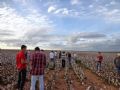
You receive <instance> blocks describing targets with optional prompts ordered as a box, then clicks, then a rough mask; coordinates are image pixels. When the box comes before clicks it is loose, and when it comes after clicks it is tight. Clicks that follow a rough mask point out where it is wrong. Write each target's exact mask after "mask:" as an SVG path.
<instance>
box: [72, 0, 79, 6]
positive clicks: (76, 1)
mask: <svg viewBox="0 0 120 90" xmlns="http://www.w3.org/2000/svg"><path fill="white" fill-rule="evenodd" d="M71 4H72V5H77V4H80V0H71Z"/></svg>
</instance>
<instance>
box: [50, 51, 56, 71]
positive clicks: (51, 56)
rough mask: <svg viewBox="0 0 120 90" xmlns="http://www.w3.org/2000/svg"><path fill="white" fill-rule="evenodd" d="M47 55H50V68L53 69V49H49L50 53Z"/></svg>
mask: <svg viewBox="0 0 120 90" xmlns="http://www.w3.org/2000/svg"><path fill="white" fill-rule="evenodd" d="M49 57H50V63H49V65H50V68H52V69H54V68H55V53H54V51H51V52H50V54H49Z"/></svg>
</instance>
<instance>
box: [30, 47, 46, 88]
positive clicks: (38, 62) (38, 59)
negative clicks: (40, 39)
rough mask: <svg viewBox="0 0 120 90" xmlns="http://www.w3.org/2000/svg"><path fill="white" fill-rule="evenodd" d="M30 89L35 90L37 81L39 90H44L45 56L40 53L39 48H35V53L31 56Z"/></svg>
mask: <svg viewBox="0 0 120 90" xmlns="http://www.w3.org/2000/svg"><path fill="white" fill-rule="evenodd" d="M30 62H31V88H30V90H36V89H35V84H36V81H37V80H39V88H40V90H44V69H45V66H46V55H45V54H44V53H43V52H41V51H40V49H39V47H36V48H35V52H34V53H33V54H32V56H31V61H30Z"/></svg>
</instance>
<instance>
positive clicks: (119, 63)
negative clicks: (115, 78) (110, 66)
mask: <svg viewBox="0 0 120 90" xmlns="http://www.w3.org/2000/svg"><path fill="white" fill-rule="evenodd" d="M114 64H115V67H116V69H117V73H118V75H120V53H117V57H116V58H115V59H114Z"/></svg>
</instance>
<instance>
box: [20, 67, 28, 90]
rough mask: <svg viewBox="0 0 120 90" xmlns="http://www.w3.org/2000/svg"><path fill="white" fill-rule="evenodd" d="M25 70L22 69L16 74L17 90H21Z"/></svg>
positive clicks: (23, 83)
mask: <svg viewBox="0 0 120 90" xmlns="http://www.w3.org/2000/svg"><path fill="white" fill-rule="evenodd" d="M26 72H27V71H26V69H22V70H20V71H19V72H18V89H19V90H23V88H24V85H25V80H26Z"/></svg>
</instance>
